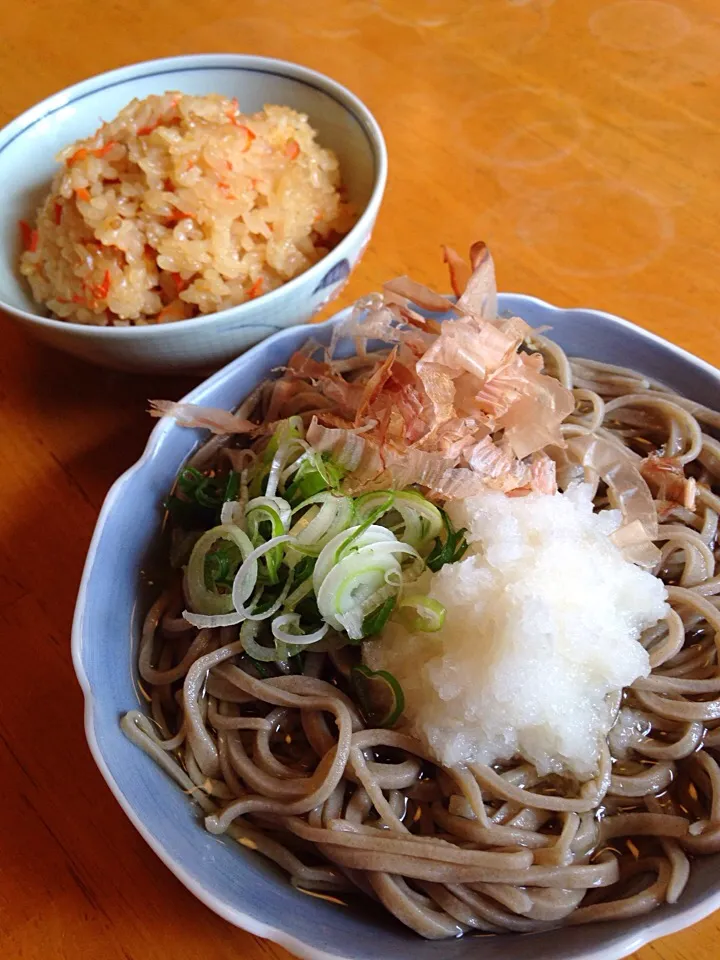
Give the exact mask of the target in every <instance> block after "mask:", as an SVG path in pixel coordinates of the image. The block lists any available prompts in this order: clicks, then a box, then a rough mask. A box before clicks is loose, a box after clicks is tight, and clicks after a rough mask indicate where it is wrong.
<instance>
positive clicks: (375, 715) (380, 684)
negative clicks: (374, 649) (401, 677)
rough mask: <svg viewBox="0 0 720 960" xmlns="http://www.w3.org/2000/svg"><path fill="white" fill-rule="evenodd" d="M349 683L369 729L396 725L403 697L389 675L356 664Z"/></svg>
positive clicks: (403, 702)
mask: <svg viewBox="0 0 720 960" xmlns="http://www.w3.org/2000/svg"><path fill="white" fill-rule="evenodd" d="M350 682H351V683H352V686H353V689H354V690H355V694H356V696H357V698H358V702H359V703H360V709H361V710H362V712H363V714H364V716H365V719H366V720H367V722H368V724H369V725H370V726H371V727H392V726H393V725H394V724H395V723H397V721H398V720H399V719H400V716H401V714H402V712H403V710H404V709H405V695H404V694H403V690H402V687H401V686H400V684H399V683H398V682H397V680H396V679H395V677H394V676H393V675H392V674H391V673H389V672H388V671H387V670H371V669H370V668H369V667H366V666H365V665H364V664H358V665H357V666H354V667H353V668H352V670H351V671H350Z"/></svg>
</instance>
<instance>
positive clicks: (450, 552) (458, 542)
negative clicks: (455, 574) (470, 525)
mask: <svg viewBox="0 0 720 960" xmlns="http://www.w3.org/2000/svg"><path fill="white" fill-rule="evenodd" d="M440 513H441V514H442V519H443V523H444V525H445V542H444V543H443V542H442V540H440V538H439V537H438V539H437V540H436V541H435V546H434V547H433V548H432V550H431V551H430V553H429V555H428V557H427V559H426V560H425V563H426V564H427V565H428V567H430V569H431V570H432V571H433V573H437V571H438V570H439V569H440V568H441V567H444V566H445V564H446V563H457V561H458V560H461V559H462V557H463V554H464V553H465V551H466V550H467V548H468V542H467V540H466V539H465V530H464V529H463V530H455V529H454V528H453V525H452V523H451V521H450V517H448V515H447V514H446V513H445V511H444V510H441V511H440Z"/></svg>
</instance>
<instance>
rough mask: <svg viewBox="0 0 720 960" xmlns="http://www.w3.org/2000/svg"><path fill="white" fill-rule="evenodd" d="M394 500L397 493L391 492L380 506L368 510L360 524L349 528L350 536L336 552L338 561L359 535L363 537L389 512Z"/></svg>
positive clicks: (336, 560)
mask: <svg viewBox="0 0 720 960" xmlns="http://www.w3.org/2000/svg"><path fill="white" fill-rule="evenodd" d="M394 500H395V495H394V494H393V493H392V492H389V493H388V494H387V496H386V497H385V500H384V501H383V502H382V503H381V504H380V505H379V506H378V507H375V509H374V510H370V511H369V512H367V514H366V516H365V517H364V519H363V521H362V523H361V524H360V525H359V526H356V527H354V528H351V529H350V530H348V537H347V538H346V539H345V540H343V541H342V543H341V544H340V546H339V547H338V548H337V551H336V553H335V562H336V563H337V562H338V561H339V560H340V558H341V556H342V555H343V553H345V551H346V550H347V549H348V547H350V546H351V545H352V544H353V543H354V541H355V540H357V539H358V537H361V536H362V535H363V533H365V531H366V530H367V529H368V528H369V527H371V526H373V524H374V523H375V521H376V520H379V519H380V517H382V516H383V514H385V513H387V512H388V510H389V509H390V508H391V507H392V505H393V503H394ZM393 539H394V537H393Z"/></svg>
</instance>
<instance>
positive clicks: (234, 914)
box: [71, 293, 720, 960]
mask: <svg viewBox="0 0 720 960" xmlns="http://www.w3.org/2000/svg"><path fill="white" fill-rule="evenodd" d="M507 300H511V301H513V308H514V309H515V310H516V311H517V313H518V314H519V315H522V309H521V307H520V306H517V305H521V304H531V305H534V306H535V307H536V308H539V309H540V310H542V311H543V312H545V313H547V314H548V318H551V317H552V316H553V315H554V314H555V315H556V314H558V313H562V314H563V315H569V316H580V315H584V316H588V315H591V316H592V317H594V318H597V319H598V320H603V321H605V322H607V321H609V322H610V324H611V325H613V326H618V327H624V328H625V329H630V330H632V331H633V332H634V333H635V335H636V336H637V337H639V338H640V339H641V340H645V341H646V342H648V343H655V344H660V345H662V346H663V347H664V348H666V349H669V350H671V352H673V353H674V354H675V355H676V356H677V357H678V358H679V359H682V360H685V361H687V362H690V363H692V364H693V365H695V366H697V367H699V368H701V369H703V370H704V371H705V372H706V373H709V374H711V375H712V376H713V377H714V378H715V379H716V380H717V382H718V387H719V388H720V370H718V369H717V368H716V367H713V366H712V364H710V363H708V362H707V361H706V360H703V359H701V358H700V357H696V356H694V355H693V354H691V353H690V352H689V351H687V350H684V349H683V348H682V347H678V346H677V345H676V344H674V343H670V341H668V340H665V339H663V338H662V337H660V336H658V335H657V334H655V333H652V332H651V331H649V330H645V329H643V328H642V327H638V326H636V325H635V324H634V323H631V322H630V321H629V320H625V319H623V318H622V317H616V316H614V315H613V314H611V313H606V312H605V311H603V310H592V309H589V308H583V307H574V308H564V307H556V306H554V305H553V304H550V303H548V302H547V301H545V300H541V299H540V298H539V297H533V296H528V295H527V294H516V293H510V294H501V301H500V306H501V307H503V301H507ZM351 309H352V307H347V308H345V309H344V310H341V311H339V312H338V313H336V314H334V316H332V317H330V319H328V320H326V321H324V322H323V323H318V324H315V325H313V329H315V330H328V329H330V328H332V327H333V326H334V325H335V324H336V323H337V322H338V321H340V320H341V319H342V318H343V317H346V316H348V315H349V313H350V310H351ZM295 333H296V328H295V327H289V328H286V329H284V330H280V331H278V333H275V334H273V335H272V337H268V338H267V339H266V340H264V341H263V342H262V343H260V344H257V345H256V346H254V347H251V348H250V350H248V351H247V352H246V353H245V354H243V357H242V360H243V363H246V362H247V361H248V358H251V355H252V353H253V352H254V351H256V350H260V349H264V348H265V346H266V344H267V343H268V341H269V340H270V339H273V340H276V341H281V340H283V339H285V338H288V337H291V336H294V335H295ZM238 359H240V358H238ZM237 362H238V361H237V360H232V361H231V362H230V363H228V364H226V365H225V366H224V367H222V369H220V370H218V371H217V372H216V373H214V374H213V375H212V376H211V377H208V378H207V379H206V380H204V381H203V382H202V383H201V384H198V386H197V387H195V388H194V389H193V390H191V391H190V393H188V394H187V395H186V396H185V397H183V398H182V400H181V401H180V402H181V403H193V402H196V401H198V400H200V401H202V400H203V399H204V395H205V393H206V391H207V390H208V388H209V387H210V386H212V385H213V384H215V383H217V382H218V381H223V380H225V379H226V378H228V377H232V370H233V367H234V365H235V364H236V363H237ZM238 402H239V403H240V402H242V397H239V398H238ZM173 429H176V427H175V424H174V422H173V421H172V420H169V419H163V420H160V421H159V422H158V424H157V425H156V426H155V427H154V429H153V430H152V432H151V433H150V436H149V437H148V441H147V444H146V446H145V449H144V450H143V452H142V454H141V456H140V458H139V459H138V460H137V461H136V462H135V463H134V464H133V465H132V466H131V467H130V468H129V469H128V470H126V471H125V472H124V473H123V474H122V475H121V476H120V477H119V478H118V479H117V480H116V481H115V483H114V484H113V485H112V487H111V488H110V490H109V491H108V493H107V496H106V497H105V500H104V502H103V505H102V507H101V509H100V514H99V516H98V519H97V523H96V526H95V530H94V532H93V536H92V540H91V542H90V546H89V548H88V554H87V558H86V560H85V566H84V568H83V573H82V579H81V581H80V587H79V590H78V597H77V602H76V606H75V615H74V617H73V625H72V641H71V648H72V660H73V667H74V669H75V674H76V676H77V679H78V682H79V684H80V687H81V689H82V692H83V696H84V699H85V736H86V738H87V742H88V745H89V747H90V752H91V753H92V756H93V759H94V760H95V763H96V764H97V766H98V769H99V770H100V772H101V774H102V776H103V778H104V779H105V781H106V783H107V784H108V786H109V788H110V790H111V792H112V794H113V796H114V797H115V799H116V800H117V801H118V803H119V805H120V807H121V808H122V810H123V811H124V813H125V814H126V816H127V817H128V818H129V820H130V821H131V823H132V824H133V825H134V826H135V828H136V829H137V830H138V832H139V833H140V835H141V836H142V837H143V838H144V840H145V841H146V842H147V843H148V845H149V846H150V847H151V849H152V850H153V851H154V852H155V853H156V854H157V855H158V857H159V858H160V859H161V860H162V862H163V863H164V864H165V866H166V867H168V869H169V870H170V871H171V872H172V873H173V874H175V876H176V877H177V878H178V879H179V880H180V881H181V883H183V884H184V886H185V887H187V889H188V890H189V891H190V892H191V893H192V894H194V895H195V896H196V897H197V898H198V899H199V900H200V901H201V902H202V903H204V904H205V906H207V907H209V908H210V909H211V910H213V911H214V912H215V913H217V914H218V916H220V917H222V918H223V919H224V920H227V921H229V922H230V923H232V924H234V925H235V926H237V927H240V928H241V929H243V930H246V931H247V932H249V933H251V934H254V935H255V936H259V937H265V938H267V939H269V940H272V941H273V942H274V943H277V944H280V946H282V947H284V948H285V949H286V950H289V951H290V952H291V953H294V954H295V955H296V956H298V957H301V958H302V960H347V955H345V956H341V955H340V954H331V953H327V952H326V951H324V950H320V949H318V948H317V947H313V946H310V944H308V943H305V942H304V941H302V940H299V939H298V938H296V937H295V936H293V935H292V934H289V933H286V932H285V931H284V930H281V929H278V928H277V927H273V926H270V925H268V924H266V923H263V922H261V921H259V920H258V919H257V918H256V917H253V916H252V915H250V914H247V913H244V912H243V911H242V910H240V909H238V908H237V907H236V906H233V905H232V904H230V903H229V902H228V901H223V900H221V899H220V898H219V897H217V896H215V895H214V894H211V893H209V892H208V891H207V890H205V889H204V888H203V886H202V884H200V883H199V882H198V881H197V880H196V879H195V878H194V877H193V876H192V875H191V873H190V872H189V871H188V870H187V869H186V868H185V867H184V866H183V865H182V864H180V863H179V862H178V861H177V860H176V859H175V858H174V856H173V855H172V853H171V852H170V851H169V850H167V849H166V848H165V847H164V846H163V845H162V844H161V843H160V842H159V841H158V840H156V839H155V837H154V836H153V834H152V832H151V831H150V830H148V828H147V827H146V826H145V824H144V823H143V821H142V819H141V818H140V817H139V816H138V815H137V814H136V813H135V811H134V809H133V808H132V807H131V806H130V804H129V803H128V802H127V801H126V800H125V797H124V796H123V793H122V790H121V788H120V785H119V784H118V783H117V781H116V780H115V778H114V776H113V774H112V773H111V772H110V769H109V767H108V766H107V764H106V762H105V758H104V756H103V753H102V751H101V749H100V745H99V743H98V739H97V737H96V735H95V694H94V692H93V689H92V686H91V684H90V681H89V679H88V676H87V674H86V672H85V664H84V650H83V647H84V629H85V628H84V617H85V606H86V602H87V589H88V583H89V580H90V573H91V570H92V567H93V565H94V562H95V555H96V553H97V550H98V546H99V544H100V540H101V538H102V534H103V529H104V527H105V524H106V522H107V518H108V517H109V515H110V514H111V513H112V511H113V509H114V507H115V503H116V501H117V500H118V498H119V497H120V495H121V493H122V491H123V489H124V487H125V486H126V484H127V483H128V482H129V480H130V478H131V477H133V476H134V475H135V474H136V473H139V472H141V471H142V470H144V469H145V467H146V465H147V464H148V463H150V462H151V461H152V459H153V457H154V456H155V455H156V453H157V451H158V449H159V447H160V444H161V442H162V440H163V438H164V436H165V434H166V433H168V432H169V431H170V430H173ZM158 773H159V775H160V774H161V771H158ZM717 909H720V884H719V885H718V887H717V889H715V890H714V891H711V892H710V893H708V894H707V896H706V897H705V898H704V899H703V900H702V901H701V902H700V903H698V904H696V905H694V906H692V907H686V908H685V909H684V910H683V911H682V912H680V913H678V914H676V915H675V916H671V917H664V918H663V917H658V918H657V919H654V920H653V919H652V914H651V915H649V916H648V917H647V918H643V919H645V923H644V924H643V926H642V927H640V928H639V929H638V930H635V931H630V932H629V933H627V934H626V935H625V936H623V937H621V938H620V939H619V940H618V941H616V942H614V943H611V944H606V945H600V946H599V947H596V948H594V949H592V950H591V951H590V952H584V953H582V954H575V960H622V958H623V957H626V956H628V955H629V954H631V953H634V952H635V951H636V950H639V949H640V948H641V947H644V946H646V945H647V944H649V943H652V942H653V941H655V940H657V939H659V938H660V937H666V936H669V935H670V934H672V933H678V932H679V931H680V930H684V929H686V928H687V927H690V926H692V925H693V924H695V923H698V922H699V921H700V920H703V919H704V918H705V917H707V916H709V915H710V914H711V913H713V912H714V911H715V910H717Z"/></svg>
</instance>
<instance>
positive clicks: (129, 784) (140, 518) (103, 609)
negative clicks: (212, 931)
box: [73, 295, 720, 960]
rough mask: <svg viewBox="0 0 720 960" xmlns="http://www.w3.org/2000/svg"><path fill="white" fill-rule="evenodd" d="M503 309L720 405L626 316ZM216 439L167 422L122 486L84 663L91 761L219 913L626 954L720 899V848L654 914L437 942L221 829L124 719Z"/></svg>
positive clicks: (370, 940) (331, 959)
mask: <svg viewBox="0 0 720 960" xmlns="http://www.w3.org/2000/svg"><path fill="white" fill-rule="evenodd" d="M500 309H501V310H509V311H510V312H511V313H512V314H513V315H516V316H520V317H523V318H524V319H525V320H527V321H528V323H530V324H531V325H532V326H534V327H544V326H546V325H549V326H550V327H551V328H552V334H551V336H552V338H553V339H554V340H556V341H557V342H558V343H559V344H560V345H561V346H562V347H563V348H564V349H565V350H566V351H568V353H570V354H571V355H574V356H585V357H591V358H593V359H596V360H603V361H606V362H608V363H620V364H625V365H630V366H632V367H635V368H636V369H638V370H642V371H643V372H644V373H646V374H648V375H649V376H652V377H655V378H657V379H658V380H662V381H663V382H664V383H667V384H668V385H669V386H671V387H674V388H675V389H676V390H679V391H680V392H681V393H684V394H685V395H686V396H689V397H692V398H693V399H695V400H698V401H700V402H701V403H705V404H707V405H710V406H712V405H717V398H718V396H720V371H718V370H715V369H714V368H713V367H711V366H710V365H709V364H707V363H704V362H703V361H702V360H698V359H697V358H696V357H692V356H690V354H688V353H686V352H685V351H684V350H680V349H679V348H678V347H675V346H673V345H672V344H670V343H667V342H666V341H664V340H661V339H660V338H659V337H656V336H654V335H653V334H652V333H648V332H647V331H645V330H641V329H640V328H638V327H635V326H634V325H633V324H631V323H628V322H627V321H626V320H620V319H618V318H617V317H612V316H610V315H609V314H607V313H601V312H599V311H596V310H561V309H558V308H557V307H552V306H550V304H547V303H543V302H542V301H541V300H536V299H534V298H533V297H522V296H515V295H501V297H500ZM345 315H347V312H345ZM339 316H340V317H342V316H343V314H340V315H339ZM337 319H338V317H336V318H335V321H336V320H337ZM333 322H334V321H328V322H327V323H323V324H318V325H317V327H314V328H313V336H314V337H316V338H317V339H318V340H320V341H321V342H324V343H327V342H328V340H329V338H330V334H331V331H332V325H333ZM306 336H307V331H304V330H301V329H294V330H284V331H283V332H281V333H278V334H276V335H274V336H272V337H269V338H268V339H267V340H265V341H264V342H263V343H260V344H258V345H257V346H256V347H255V348H254V349H252V350H251V351H249V352H248V353H246V354H245V355H244V356H242V357H238V359H237V360H235V361H234V362H233V363H231V364H228V366H226V367H225V368H224V369H222V370H220V371H218V373H216V374H215V375H214V376H213V377H211V378H210V379H209V380H207V381H205V383H203V384H201V385H200V386H199V387H197V388H196V389H195V390H193V392H192V393H191V394H190V395H189V396H188V397H187V398H186V399H187V400H189V401H191V402H194V403H198V404H204V405H208V406H217V407H222V408H223V409H225V410H230V409H234V408H235V407H236V406H237V405H238V404H239V403H240V402H241V401H242V400H243V399H244V398H245V397H246V396H247V394H248V393H250V391H251V390H252V389H253V388H254V387H255V386H256V384H257V383H259V382H260V381H261V380H263V379H264V378H265V377H266V376H268V375H269V374H270V371H271V370H273V369H274V368H276V367H278V366H280V365H281V364H284V363H286V362H287V360H288V359H289V357H290V356H291V354H292V353H293V352H294V351H295V350H297V349H298V348H299V347H300V346H301V344H302V343H303V342H304V340H305V337H306ZM206 434H207V432H206V431H202V430H188V429H185V428H183V427H179V426H178V425H177V424H176V423H174V422H173V421H172V420H168V419H164V420H161V421H160V423H159V424H158V425H157V426H156V427H155V429H154V430H153V432H152V434H151V436H150V439H149V441H148V445H147V447H146V449H145V452H144V454H143V455H142V457H141V458H140V460H139V461H138V463H136V464H135V466H133V467H131V468H130V470H128V471H127V473H125V474H124V476H122V477H121V478H120V479H119V480H118V481H117V483H115V485H114V486H113V488H112V490H111V491H110V493H109V494H108V496H107V499H106V501H105V504H104V505H103V508H102V512H101V514H100V518H99V520H98V524H97V528H96V530H95V535H94V536H93V540H92V544H91V545H90V550H89V553H88V557H87V561H86V564H85V572H84V574H83V580H82V584H81V587H80V594H79V596H78V602H77V608H76V611H75V622H74V624H73V658H74V663H75V670H76V672H77V675H78V679H79V680H80V683H81V685H82V688H83V691H84V693H85V729H86V732H87V737H88V742H89V744H90V749H91V750H92V752H93V756H94V757H95V760H96V762H97V764H98V766H99V768H100V771H101V772H102V774H103V776H104V777H105V779H106V780H107V782H108V784H109V786H110V789H111V790H112V791H113V793H114V794H115V797H116V798H117V800H118V802H119V803H120V805H121V806H122V808H123V810H124V811H125V813H126V814H127V815H128V817H129V818H130V819H131V821H132V822H133V823H134V824H135V826H136V827H137V829H138V830H139V831H140V833H141V834H142V836H143V837H144V838H145V839H146V840H147V842H148V843H149V844H150V846H151V847H152V849H153V850H154V851H155V852H156V853H157V854H158V856H159V857H161V858H162V860H163V861H164V862H165V863H166V864H167V866H168V867H169V868H170V870H172V871H173V873H174V874H175V875H176V876H177V877H179V878H180V880H181V881H182V882H183V883H184V884H185V885H186V886H187V887H188V889H189V890H191V891H192V892H193V893H194V894H195V895H196V896H197V897H199V898H200V899H201V900H202V901H203V902H204V903H205V904H207V906H208V907H210V909H212V910H214V911H215V912H216V913H218V914H219V915H220V916H221V917H224V918H225V919H226V920H229V921H230V922H231V923H234V924H237V926H239V927H242V928H243V929H245V930H249V931H250V932H251V933H254V934H257V935H258V936H263V937H269V938H271V939H272V940H275V941H277V942H278V943H281V944H282V945H283V946H284V947H286V948H287V949H288V950H290V951H292V952H293V953H294V954H297V956H299V957H302V958H305V960H378V958H382V960H407V958H408V957H412V958H413V960H619V958H621V957H626V956H627V955H628V954H630V953H632V952H633V951H634V950H638V949H639V948H640V947H641V946H643V944H646V943H649V942H650V941H651V940H654V939H655V938H656V937H661V936H664V935H665V934H668V933H673V932H674V931H676V930H680V929H682V928H683V927H686V926H689V925H690V924H691V923H695V922H696V921H698V920H701V919H702V918H703V917H704V916H706V915H707V914H709V913H710V912H711V911H712V910H716V909H717V908H718V907H720V854H715V855H714V856H709V857H699V858H698V859H697V860H695V861H694V863H693V865H692V870H691V874H690V881H689V883H688V885H687V888H686V890H685V891H684V893H683V895H682V897H681V898H680V900H679V902H678V903H674V904H667V903H666V904H663V905H662V906H661V907H660V908H659V909H657V910H656V911H655V912H653V913H650V914H647V915H646V916H641V917H632V918H628V919H626V920H619V921H617V922H613V923H597V924H592V925H590V926H587V927H564V928H561V929H558V930H548V931H545V932H542V933H537V934H532V935H522V936H520V935H511V934H508V935H507V936H500V937H472V936H470V937H464V938H463V939H460V940H451V941H446V940H442V941H425V940H421V939H420V937H418V936H416V935H415V934H414V933H412V932H411V931H409V930H408V929H407V928H404V927H402V926H401V925H400V924H399V923H398V922H396V921H395V920H393V919H392V918H391V917H389V915H387V914H385V913H384V912H383V911H382V910H380V909H378V908H377V907H375V906H374V905H373V904H371V903H370V902H369V901H368V902H367V903H364V904H360V903H358V904H357V905H354V906H353V907H352V908H351V909H344V908H342V907H338V906H336V905H335V904H332V903H328V902H326V901H324V900H321V899H318V898H316V897H308V896H306V895H305V894H303V893H301V892H300V891H298V890H296V889H295V888H294V887H292V886H291V885H290V883H289V882H288V880H287V877H286V876H285V875H284V874H283V873H282V872H281V871H280V870H278V869H277V868H276V867H275V865H274V864H271V863H269V862H268V861H267V860H264V859H263V858H262V857H260V856H259V855H257V854H255V853H253V852H252V851H249V850H245V849H239V848H238V846H237V845H236V844H233V843H232V842H228V841H225V840H222V839H220V838H218V837H214V836H212V835H211V834H209V833H208V832H207V831H206V830H205V829H204V827H203V825H202V820H201V818H200V817H199V816H198V811H197V809H196V808H195V807H194V806H193V804H192V803H190V802H189V800H188V797H187V796H186V795H185V794H184V793H183V792H182V791H181V790H180V789H179V788H178V787H177V786H176V784H175V783H173V782H172V781H171V780H170V778H169V777H168V776H166V774H165V773H163V771H162V770H161V769H160V768H159V767H158V766H157V765H156V764H155V763H154V762H153V761H152V760H151V759H150V758H149V757H148V756H147V755H146V754H144V753H143V752H142V751H141V750H139V749H138V748H137V747H136V746H135V745H134V744H132V743H130V741H129V740H127V739H126V738H125V737H124V736H123V734H122V733H121V731H120V726H119V718H120V716H121V715H122V714H123V713H124V712H125V711H126V710H128V709H131V708H133V707H139V708H140V709H143V707H144V705H143V704H141V703H140V701H139V695H138V688H137V685H136V683H135V679H136V678H135V677H134V676H133V668H132V667H131V663H132V664H135V662H136V651H137V643H138V637H139V634H140V629H141V625H142V620H143V617H144V612H145V610H144V607H143V604H142V602H138V584H139V582H140V571H141V570H142V569H143V567H144V566H145V564H146V561H147V557H148V555H151V554H152V551H153V550H154V548H155V545H156V538H157V536H158V532H159V529H160V525H161V521H162V509H161V506H160V503H161V500H162V498H163V497H164V496H165V494H166V493H167V491H168V490H169V489H170V487H171V486H172V484H173V482H174V479H175V477H176V475H177V472H178V470H179V469H180V467H181V466H182V464H183V463H184V462H185V460H186V459H187V457H188V456H189V454H190V452H191V451H192V449H193V448H194V447H195V445H196V444H197V443H199V442H201V441H202V440H203V439H205V438H206ZM131 651H132V653H131ZM108 869H111V865H110V864H108ZM707 955H708V956H709V955H710V954H709V953H708V954H707Z"/></svg>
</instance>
